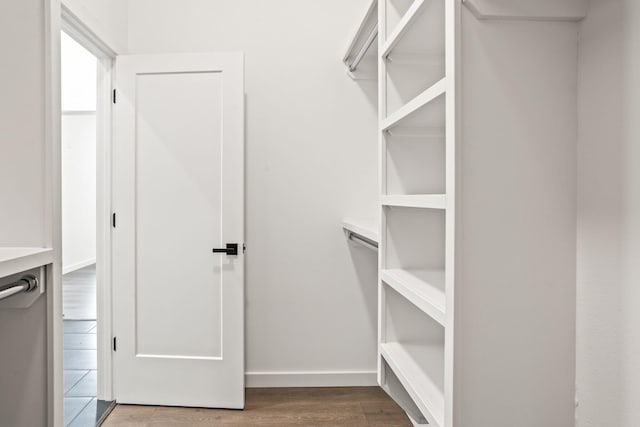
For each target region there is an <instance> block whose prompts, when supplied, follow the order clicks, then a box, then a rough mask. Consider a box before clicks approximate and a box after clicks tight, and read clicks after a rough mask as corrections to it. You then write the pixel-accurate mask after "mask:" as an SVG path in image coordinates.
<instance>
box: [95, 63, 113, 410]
mask: <svg viewBox="0 0 640 427" xmlns="http://www.w3.org/2000/svg"><path fill="white" fill-rule="evenodd" d="M113 64H114V59H113V58H109V57H104V58H100V59H98V75H97V78H98V98H97V103H96V105H97V116H96V130H97V138H96V142H97V145H96V154H97V156H96V161H97V164H96V258H97V259H99V260H101V262H100V263H98V264H97V265H96V299H97V307H96V308H97V313H96V315H97V319H98V322H97V337H98V343H97V349H98V365H97V368H98V399H100V400H114V399H115V395H114V392H113V353H112V352H111V339H112V337H113V324H112V320H111V319H112V315H113V312H112V310H113V308H112V307H113V301H112V299H111V298H112V297H111V295H112V286H113V285H112V283H111V263H112V261H111V244H112V243H111V214H112V210H113V206H112V204H111V161H112V159H111V135H112V110H111V109H112V106H113V104H112V98H111V91H112V88H113V87H114V85H113V77H114V76H113V74H114V73H113Z"/></svg>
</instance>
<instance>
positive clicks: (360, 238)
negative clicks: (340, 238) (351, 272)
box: [346, 230, 378, 251]
mask: <svg viewBox="0 0 640 427" xmlns="http://www.w3.org/2000/svg"><path fill="white" fill-rule="evenodd" d="M346 232H347V238H348V239H349V240H352V241H353V240H357V243H360V244H361V245H363V246H366V247H367V248H369V249H373V250H374V251H377V250H378V244H377V243H376V242H374V241H372V240H369V239H367V238H366V237H363V236H361V235H359V234H356V233H354V232H353V231H350V230H346Z"/></svg>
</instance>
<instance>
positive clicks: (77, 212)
mask: <svg viewBox="0 0 640 427" xmlns="http://www.w3.org/2000/svg"><path fill="white" fill-rule="evenodd" d="M61 56H62V63H61V68H62V271H63V273H68V272H70V271H73V270H76V269H78V268H82V267H85V266H87V265H90V264H93V263H95V260H96V115H95V110H96V93H97V80H96V72H97V67H98V64H97V60H96V58H95V56H93V55H92V54H91V53H89V52H88V51H87V50H85V49H84V48H83V47H82V46H80V45H79V44H78V43H77V42H75V41H74V40H73V39H71V38H70V37H69V36H67V35H66V34H63V35H62V54H61Z"/></svg>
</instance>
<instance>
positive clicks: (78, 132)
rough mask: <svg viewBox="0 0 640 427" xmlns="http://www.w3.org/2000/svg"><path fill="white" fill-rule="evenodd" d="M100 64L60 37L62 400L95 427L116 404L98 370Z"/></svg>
mask: <svg viewBox="0 0 640 427" xmlns="http://www.w3.org/2000/svg"><path fill="white" fill-rule="evenodd" d="M101 66H102V64H101V61H100V59H99V58H98V57H96V55H94V54H93V53H92V52H91V51H89V50H88V49H87V48H85V47H84V46H83V45H82V44H81V43H79V42H78V41H77V40H76V39H74V38H73V37H72V36H70V35H69V34H67V33H66V32H64V31H63V32H62V33H61V112H62V116H61V130H62V138H61V148H62V149H61V162H62V164H61V175H62V273H63V276H62V300H63V325H64V347H63V348H64V361H63V366H64V376H63V379H64V399H63V401H64V425H65V426H74V427H75V426H79V427H93V426H95V425H98V424H99V422H100V421H101V419H102V418H103V417H104V415H105V413H106V412H107V411H108V409H109V408H110V407H111V406H112V405H111V404H112V402H111V401H110V400H108V398H107V399H105V398H104V397H103V396H101V395H100V393H99V389H98V383H99V376H100V375H99V373H100V370H101V369H100V368H101V365H104V363H100V364H99V359H100V357H99V351H100V350H101V348H100V347H101V346H100V345H99V342H100V340H99V339H98V338H99V336H100V335H101V334H100V330H101V329H103V328H99V327H98V322H99V321H101V320H102V319H101V316H100V315H99V306H100V305H99V299H100V292H99V282H100V279H101V278H102V277H103V276H104V274H101V273H102V272H103V271H104V270H105V269H106V267H107V266H106V265H105V264H104V261H105V260H104V257H103V256H101V254H103V253H104V251H101V250H100V243H101V241H102V240H103V239H101V230H100V227H99V226H98V224H99V221H100V218H101V215H100V208H99V207H100V205H101V203H100V201H101V198H102V196H103V194H102V187H101V185H100V183H101V181H102V179H100V178H101V175H100V174H101V172H102V170H101V168H100V165H101V163H102V159H101V156H100V154H101V149H100V147H101V145H102V144H103V143H104V141H101V139H102V138H101V129H102V128H103V127H104V125H103V124H101V123H100V121H101V120H102V119H103V118H104V114H99V109H100V108H101V107H100V97H101V95H100V90H101V89H100V88H101V84H100V79H101V77H102V74H103V73H101ZM101 142H102V144H101ZM103 377H104V376H103Z"/></svg>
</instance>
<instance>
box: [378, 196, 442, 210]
mask: <svg viewBox="0 0 640 427" xmlns="http://www.w3.org/2000/svg"><path fill="white" fill-rule="evenodd" d="M380 204H381V205H382V206H392V207H399V208H421V209H446V208H447V196H446V195H444V194H420V195H408V196H404V195H403V196H381V197H380Z"/></svg>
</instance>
